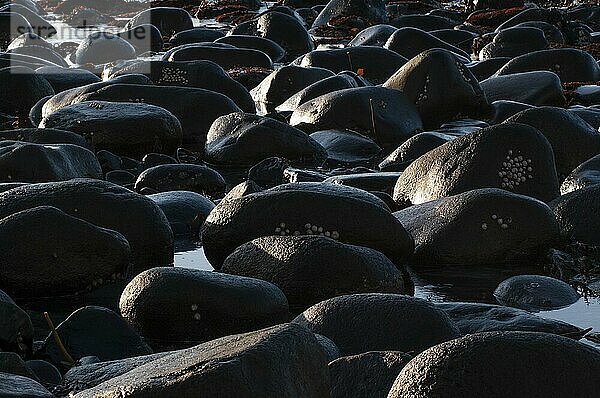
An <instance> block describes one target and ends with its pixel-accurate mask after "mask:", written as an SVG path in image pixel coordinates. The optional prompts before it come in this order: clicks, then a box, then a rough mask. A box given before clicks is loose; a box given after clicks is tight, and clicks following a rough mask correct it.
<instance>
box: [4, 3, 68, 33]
mask: <svg viewBox="0 0 600 398" xmlns="http://www.w3.org/2000/svg"><path fill="white" fill-rule="evenodd" d="M0 12H2V13H5V12H7V13H15V14H18V15H22V16H23V17H24V18H25V19H27V21H28V22H29V24H30V25H31V31H32V32H33V33H35V34H37V35H38V36H40V37H44V38H48V37H52V36H55V35H56V34H57V31H56V28H55V27H54V26H53V25H52V24H51V23H50V22H48V21H47V20H45V19H44V18H43V17H41V16H40V15H39V14H38V13H36V12H35V11H33V10H31V9H30V8H29V7H26V6H24V5H22V4H17V3H15V2H12V3H11V4H8V5H5V6H3V7H0ZM12 23H13V24H15V22H14V21H13V22H12ZM19 28H20V29H21V30H23V28H24V26H19ZM21 33H24V32H23V31H22V32H21Z"/></svg>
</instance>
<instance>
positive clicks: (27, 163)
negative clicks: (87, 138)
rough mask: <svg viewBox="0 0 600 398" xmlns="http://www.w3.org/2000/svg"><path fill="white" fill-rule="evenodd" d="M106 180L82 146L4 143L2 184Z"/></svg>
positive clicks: (0, 165) (0, 143) (1, 143)
mask: <svg viewBox="0 0 600 398" xmlns="http://www.w3.org/2000/svg"><path fill="white" fill-rule="evenodd" d="M72 178H96V179H101V178H102V169H101V168H100V163H99V162H98V159H96V156H94V154H93V153H92V152H91V151H89V150H87V149H85V148H83V147H80V146H78V145H71V144H53V145H41V144H33V143H26V142H20V141H0V181H2V182H11V181H19V182H50V181H64V180H70V179H72Z"/></svg>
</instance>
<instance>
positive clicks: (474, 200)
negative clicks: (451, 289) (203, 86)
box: [394, 188, 559, 266]
mask: <svg viewBox="0 0 600 398" xmlns="http://www.w3.org/2000/svg"><path fill="white" fill-rule="evenodd" d="M394 215H395V216H396V217H397V218H398V220H399V221H400V222H401V223H402V225H404V226H405V227H406V229H407V230H408V231H409V233H410V234H411V236H413V238H414V239H415V245H416V246H415V253H414V255H413V258H412V260H411V264H413V265H414V266H419V265H438V266H444V265H461V266H463V265H471V266H477V265H491V264H498V265H515V264H528V263H529V262H533V261H535V260H537V259H539V258H542V257H543V255H545V253H546V251H547V250H548V249H549V248H550V247H551V246H552V244H555V243H556V242H558V240H559V230H558V225H557V223H556V220H555V219H554V215H553V214H552V210H551V209H550V208H549V207H548V206H547V205H546V204H544V203H542V202H540V201H538V200H535V199H532V198H530V197H527V196H523V195H515V194H513V193H509V192H507V191H503V190H500V189H491V188H488V189H478V190H473V191H468V192H465V193H462V194H459V195H456V196H450V197H447V198H442V199H438V200H434V201H431V202H427V203H423V204H419V205H415V206H411V207H409V208H407V209H404V210H401V211H399V212H396V213H394Z"/></svg>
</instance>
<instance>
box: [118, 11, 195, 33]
mask: <svg viewBox="0 0 600 398" xmlns="http://www.w3.org/2000/svg"><path fill="white" fill-rule="evenodd" d="M146 24H150V25H154V26H156V27H157V28H158V30H160V33H162V35H163V37H171V36H172V35H173V34H175V33H178V32H182V31H184V30H188V29H192V28H193V27H194V25H193V22H192V17H191V16H190V14H188V12H187V11H185V10H183V9H181V8H177V7H153V8H149V9H147V10H144V11H142V12H140V13H139V14H137V15H136V16H134V17H133V18H131V19H130V20H129V22H127V25H126V26H125V29H131V28H134V27H136V26H140V25H146Z"/></svg>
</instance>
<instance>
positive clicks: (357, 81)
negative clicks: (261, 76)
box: [275, 71, 370, 112]
mask: <svg viewBox="0 0 600 398" xmlns="http://www.w3.org/2000/svg"><path fill="white" fill-rule="evenodd" d="M365 86H370V84H369V83H368V82H367V81H366V80H365V79H364V78H363V77H362V76H359V75H357V74H355V73H354V72H348V71H345V72H341V73H338V74H337V75H335V76H330V77H326V78H325V79H323V80H319V81H317V82H315V83H313V84H311V85H309V86H308V87H306V88H304V89H302V90H300V91H298V92H297V93H296V94H294V95H292V96H291V97H289V98H288V99H287V100H286V101H285V102H284V103H283V104H281V105H279V106H278V107H277V108H275V110H276V111H277V112H293V111H295V110H296V108H298V107H299V106H300V105H302V104H303V103H305V102H307V101H310V100H312V99H315V98H317V97H318V96H321V95H323V94H327V93H331V92H334V91H338V90H343V89H346V88H354V87H365Z"/></svg>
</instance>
